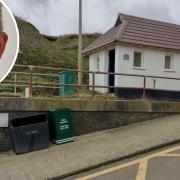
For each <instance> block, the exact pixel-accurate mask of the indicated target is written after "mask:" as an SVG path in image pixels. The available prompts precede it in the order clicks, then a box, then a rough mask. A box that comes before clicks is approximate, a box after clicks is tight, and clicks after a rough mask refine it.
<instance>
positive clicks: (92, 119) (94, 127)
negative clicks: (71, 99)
mask: <svg viewBox="0 0 180 180" xmlns="http://www.w3.org/2000/svg"><path fill="white" fill-rule="evenodd" d="M42 113H43V114H46V113H47V112H17V113H16V112H10V113H9V114H10V120H11V119H14V118H19V117H26V116H29V115H36V114H42ZM171 114H173V113H145V112H141V113H140V112H138V113H136V112H134V113H121V112H75V111H73V112H72V116H73V125H74V131H75V135H76V136H79V135H83V134H88V133H92V132H95V131H102V130H106V129H112V128H117V127H121V126H125V125H129V124H132V123H137V122H142V121H146V120H150V119H155V118H159V117H164V116H168V115H171ZM11 149H12V143H11V138H10V134H9V129H8V127H6V128H5V127H3V128H1V127H0V152H3V151H8V150H11Z"/></svg>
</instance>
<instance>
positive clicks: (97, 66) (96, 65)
mask: <svg viewBox="0 0 180 180" xmlns="http://www.w3.org/2000/svg"><path fill="white" fill-rule="evenodd" d="M94 62H95V63H94V66H95V69H96V71H99V70H100V55H98V54H97V55H95V57H94Z"/></svg>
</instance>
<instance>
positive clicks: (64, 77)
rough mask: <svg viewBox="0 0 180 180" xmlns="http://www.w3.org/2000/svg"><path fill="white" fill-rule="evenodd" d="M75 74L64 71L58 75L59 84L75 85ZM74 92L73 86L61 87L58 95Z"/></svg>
mask: <svg viewBox="0 0 180 180" xmlns="http://www.w3.org/2000/svg"><path fill="white" fill-rule="evenodd" d="M75 77H76V75H75V72H72V71H66V72H65V71H64V72H61V73H60V74H59V83H60V84H76V82H75V79H76V78H75ZM74 92H75V86H61V87H60V89H59V94H60V95H65V94H73V93H74Z"/></svg>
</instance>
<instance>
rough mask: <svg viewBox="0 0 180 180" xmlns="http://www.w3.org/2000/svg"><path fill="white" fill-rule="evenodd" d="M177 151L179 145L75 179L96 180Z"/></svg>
mask: <svg viewBox="0 0 180 180" xmlns="http://www.w3.org/2000/svg"><path fill="white" fill-rule="evenodd" d="M179 149H180V145H179V146H176V147H173V148H169V149H166V150H163V151H160V152H158V153H154V154H151V155H149V156H147V157H143V158H139V159H137V160H134V161H131V162H128V163H125V164H120V165H117V166H114V167H111V168H108V169H105V170H102V171H99V172H96V173H93V174H90V175H87V176H84V177H80V178H77V179H76V180H90V179H93V178H96V177H99V176H102V175H105V174H108V173H112V172H114V171H117V170H120V169H123V168H126V167H129V166H132V165H135V164H138V163H141V162H143V161H145V160H147V161H148V160H150V159H152V158H155V157H159V156H160V157H161V156H169V155H168V154H167V153H170V152H172V151H176V150H179ZM146 168H147V167H146Z"/></svg>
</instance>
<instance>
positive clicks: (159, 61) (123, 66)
mask: <svg viewBox="0 0 180 180" xmlns="http://www.w3.org/2000/svg"><path fill="white" fill-rule="evenodd" d="M134 51H142V53H143V64H144V65H143V68H141V69H136V68H134V67H133V59H134ZM124 54H128V55H129V57H130V58H129V60H123V56H124ZM166 54H170V55H173V57H174V69H173V71H166V70H165V69H164V64H165V55H166ZM116 72H117V73H126V74H136V75H145V76H162V77H173V78H180V54H175V53H167V52H165V51H156V50H150V49H137V48H132V47H125V46H124V47H123V46H117V47H116ZM155 80H156V87H155V89H163V90H178V91H179V90H180V81H177V80H163V79H157V78H155ZM115 85H116V86H118V87H133V88H134V87H135V88H142V87H143V78H139V77H116V79H115ZM153 86H154V78H148V79H147V85H146V87H147V88H153Z"/></svg>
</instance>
